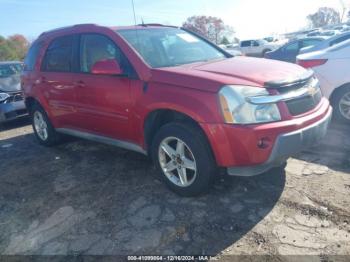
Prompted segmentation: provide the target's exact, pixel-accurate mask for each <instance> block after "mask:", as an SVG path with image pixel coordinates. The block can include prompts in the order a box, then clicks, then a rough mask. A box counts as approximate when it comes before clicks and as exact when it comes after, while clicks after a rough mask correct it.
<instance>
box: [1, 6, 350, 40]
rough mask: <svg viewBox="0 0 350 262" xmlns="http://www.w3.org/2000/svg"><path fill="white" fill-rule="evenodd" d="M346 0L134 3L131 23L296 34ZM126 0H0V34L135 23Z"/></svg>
mask: <svg viewBox="0 0 350 262" xmlns="http://www.w3.org/2000/svg"><path fill="white" fill-rule="evenodd" d="M341 2H343V3H344V4H345V5H346V6H347V7H350V0H134V3H135V13H136V21H137V23H141V21H142V20H143V21H144V22H145V23H163V24H172V25H177V26H180V25H181V24H182V23H183V22H184V21H185V20H186V18H188V17H190V16H192V15H211V16H217V17H220V18H222V19H223V21H224V22H225V24H227V25H230V26H232V27H233V28H234V30H235V32H236V36H237V37H238V38H239V39H247V38H261V37H266V36H269V35H273V34H281V33H286V32H291V31H296V30H299V29H301V28H303V27H305V26H306V25H307V20H306V16H307V15H308V14H310V13H313V12H315V11H317V9H318V8H319V7H323V6H328V7H333V8H335V9H337V10H338V11H341ZM132 10H133V9H132V0H89V1H86V0H57V1H56V0H0V14H1V15H0V35H3V36H9V35H13V34H17V33H19V34H23V35H24V36H26V37H28V38H29V39H35V38H36V37H37V36H38V35H39V34H40V33H42V32H43V31H47V30H50V29H53V28H57V27H63V26H67V25H72V24H81V23H96V24H99V25H106V26H116V25H131V24H135V21H134V15H133V11H132Z"/></svg>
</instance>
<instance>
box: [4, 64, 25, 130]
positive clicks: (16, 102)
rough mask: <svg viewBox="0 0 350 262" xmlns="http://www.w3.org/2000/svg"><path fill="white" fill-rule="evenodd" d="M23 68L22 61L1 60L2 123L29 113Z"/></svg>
mask: <svg viewBox="0 0 350 262" xmlns="http://www.w3.org/2000/svg"><path fill="white" fill-rule="evenodd" d="M22 70H23V63H22V62H17V61H11V62H0V123H2V122H7V121H10V120H14V119H17V118H20V117H23V116H26V115H27V110H26V107H25V104H24V99H23V93H22V90H21V80H20V75H21V72H22Z"/></svg>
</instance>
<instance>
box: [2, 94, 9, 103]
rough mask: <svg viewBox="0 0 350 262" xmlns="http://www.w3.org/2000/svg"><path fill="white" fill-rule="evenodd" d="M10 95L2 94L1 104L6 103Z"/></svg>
mask: <svg viewBox="0 0 350 262" xmlns="http://www.w3.org/2000/svg"><path fill="white" fill-rule="evenodd" d="M9 97H10V96H9V94H6V93H0V102H3V101H5V100H6V99H7V98H9Z"/></svg>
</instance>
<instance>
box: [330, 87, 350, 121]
mask: <svg viewBox="0 0 350 262" xmlns="http://www.w3.org/2000/svg"><path fill="white" fill-rule="evenodd" d="M332 105H333V109H334V115H333V116H334V119H335V120H336V121H337V122H339V123H343V124H350V86H349V85H348V86H344V87H342V88H340V89H337V90H336V91H335V93H334V95H333V97H332Z"/></svg>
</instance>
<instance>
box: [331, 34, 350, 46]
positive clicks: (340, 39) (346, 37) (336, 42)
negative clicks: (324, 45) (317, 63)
mask: <svg viewBox="0 0 350 262" xmlns="http://www.w3.org/2000/svg"><path fill="white" fill-rule="evenodd" d="M348 39H350V34H348V35H345V36H342V37H339V38H338V39H335V40H333V41H332V42H331V43H330V45H329V46H334V45H336V44H339V43H340V42H343V41H345V40H348Z"/></svg>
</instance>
